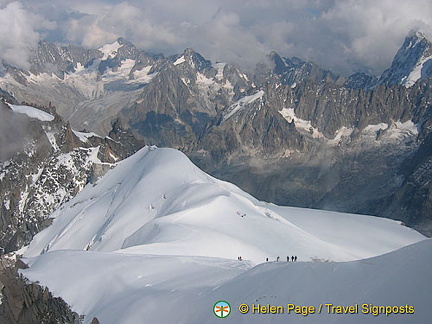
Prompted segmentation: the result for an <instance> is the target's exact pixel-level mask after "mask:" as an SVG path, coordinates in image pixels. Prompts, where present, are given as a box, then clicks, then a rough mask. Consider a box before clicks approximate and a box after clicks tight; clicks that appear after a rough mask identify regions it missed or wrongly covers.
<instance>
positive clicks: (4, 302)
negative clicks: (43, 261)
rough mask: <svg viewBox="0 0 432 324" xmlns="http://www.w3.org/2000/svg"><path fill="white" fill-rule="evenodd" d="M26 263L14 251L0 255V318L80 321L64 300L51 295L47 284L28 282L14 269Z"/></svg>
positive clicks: (17, 323)
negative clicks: (44, 285)
mask: <svg viewBox="0 0 432 324" xmlns="http://www.w3.org/2000/svg"><path fill="white" fill-rule="evenodd" d="M25 267H26V265H25V264H24V263H23V262H22V261H21V260H19V259H16V256H15V255H3V256H1V257H0V300H1V304H0V322H1V323H10V324H30V323H46V324H51V323H52V324H54V323H69V324H79V323H82V319H83V317H80V316H79V315H78V314H77V313H75V312H73V311H72V310H71V309H70V308H69V306H68V305H67V304H66V303H65V301H64V300H63V299H61V298H58V297H53V295H52V294H51V292H50V291H49V290H48V288H43V287H41V286H39V285H38V284H37V283H29V282H28V281H27V280H26V279H25V278H24V277H22V276H21V275H19V273H18V270H19V269H22V268H25Z"/></svg>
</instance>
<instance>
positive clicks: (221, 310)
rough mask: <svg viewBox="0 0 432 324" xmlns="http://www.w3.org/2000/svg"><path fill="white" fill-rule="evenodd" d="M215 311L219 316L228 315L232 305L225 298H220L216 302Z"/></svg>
mask: <svg viewBox="0 0 432 324" xmlns="http://www.w3.org/2000/svg"><path fill="white" fill-rule="evenodd" d="M213 313H214V314H215V315H216V317H219V318H225V317H228V315H229V314H230V313H231V306H230V304H228V303H227V302H226V301H225V300H220V301H218V302H216V303H215V304H214V306H213Z"/></svg>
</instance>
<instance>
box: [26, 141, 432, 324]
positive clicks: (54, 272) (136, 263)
mask: <svg viewBox="0 0 432 324" xmlns="http://www.w3.org/2000/svg"><path fill="white" fill-rule="evenodd" d="M52 217H53V218H55V219H54V222H53V224H52V225H51V226H50V227H49V228H47V229H46V230H44V231H42V232H41V233H39V234H38V235H37V236H36V237H35V238H34V240H33V241H32V243H31V244H30V246H29V247H28V249H27V251H26V252H25V254H24V256H25V257H26V258H27V261H28V262H29V265H30V268H29V269H27V270H24V271H23V274H24V275H25V276H27V277H28V278H30V279H31V280H38V281H40V283H41V284H42V285H46V286H48V287H49V288H50V290H52V291H53V293H54V294H56V295H59V296H62V297H63V298H64V299H65V300H66V301H67V302H68V303H69V304H70V305H71V306H72V308H73V309H74V310H75V311H77V312H78V313H80V314H84V315H86V317H85V319H86V322H90V321H91V320H92V318H93V316H97V318H98V319H99V320H100V321H101V323H141V322H145V323H212V322H216V321H221V319H219V318H217V317H216V316H215V315H214V314H213V310H212V309H213V305H214V303H215V302H217V301H218V300H226V301H229V302H230V303H231V306H232V313H231V315H230V316H229V317H228V318H226V319H224V320H223V321H226V322H227V323H228V322H230V323H262V322H267V321H268V322H272V323H279V322H281V323H282V322H284V323H285V322H287V321H288V320H289V321H290V323H291V322H293V323H303V322H307V323H309V322H310V321H315V322H317V323H318V322H320V323H322V322H323V321H324V322H325V323H338V322H341V323H342V322H346V321H348V320H349V322H350V323H351V322H353V321H354V320H358V322H359V323H360V322H361V323H369V322H374V323H375V322H379V323H381V322H382V320H387V319H391V320H392V323H393V322H398V321H399V322H400V323H407V322H408V321H409V322H410V323H413V321H412V320H413V319H415V320H416V321H415V323H424V321H421V319H425V318H426V317H422V316H423V315H422V314H427V312H426V311H427V310H428V307H429V306H427V305H428V304H429V305H430V303H431V301H432V295H431V294H430V293H428V292H430V291H432V289H431V288H432V285H431V284H430V283H429V282H430V280H429V278H430V277H431V275H432V270H431V269H432V267H431V263H432V262H431V260H432V258H431V257H430V256H431V252H430V251H432V249H431V246H430V243H431V242H430V240H427V239H426V238H425V237H424V236H422V235H421V234H419V233H417V232H416V231H414V230H412V229H410V228H407V227H405V226H402V225H401V224H400V222H396V221H393V220H389V219H383V218H377V217H371V216H360V215H352V214H342V213H335V212H328V211H319V210H308V209H301V208H290V207H279V206H275V205H273V204H268V203H265V202H260V201H258V200H256V199H255V198H253V197H252V196H250V195H249V194H247V193H245V192H243V191H242V190H240V189H239V188H237V187H236V186H234V185H232V184H229V183H227V182H223V181H220V180H217V179H215V178H213V177H211V176H209V175H207V174H205V173H204V172H202V171H201V170H199V169H198V168H197V167H196V166H195V165H193V164H192V163H191V162H190V161H189V159H188V158H187V157H186V156H185V155H184V154H182V153H181V152H179V151H176V150H173V149H158V148H155V147H146V148H143V149H142V150H140V151H139V152H137V153H136V154H135V155H133V156H131V157H130V158H128V159H126V160H124V161H122V162H120V163H118V165H117V167H115V168H114V169H113V170H111V171H109V172H108V173H107V174H106V175H105V176H104V177H103V178H101V179H99V181H98V182H97V183H96V184H95V185H88V186H87V187H86V188H84V190H83V191H82V192H81V193H80V194H78V195H77V196H76V197H75V198H74V199H72V200H71V201H69V202H68V203H67V204H65V205H63V206H62V207H61V208H60V209H59V210H57V211H56V212H55V213H54V214H53V215H52ZM423 241H424V242H423ZM418 242H419V243H418ZM411 244H414V245H412V246H410V247H407V248H403V247H405V246H408V245H411ZM400 248H403V249H401V250H399V249H400ZM393 251H395V252H393ZM389 252H391V253H389ZM386 253H389V254H386ZM383 254H385V255H383ZM287 255H289V256H291V255H297V256H298V261H297V263H292V262H290V263H287V262H286V256H287ZM380 255H382V256H380ZM239 256H242V259H243V261H239V260H237V258H238V257H239ZM278 256H279V257H280V258H281V259H280V261H279V262H275V260H276V258H277V257H278ZM266 258H269V262H266ZM367 258H372V259H367ZM283 261H284V262H283ZM324 261H326V262H324ZM327 261H328V262H327ZM422 262H423V263H424V264H423V265H422V266H420V264H421V263H422ZM397 281H400V282H399V284H397ZM241 303H247V304H252V303H262V304H272V305H279V304H280V305H285V306H286V304H287V303H303V305H309V304H310V305H318V304H320V303H333V304H337V303H342V304H343V305H348V304H350V303H352V304H355V303H359V304H362V303H376V304H380V305H387V304H393V303H397V305H399V304H400V303H402V304H403V305H405V304H409V305H414V307H415V309H416V311H415V314H414V315H409V314H405V315H401V314H398V315H393V316H388V317H386V316H385V315H383V316H382V315H380V316H372V315H369V316H366V315H363V314H357V315H352V314H350V315H340V314H338V315H334V314H333V315H324V314H315V315H310V316H308V317H304V316H302V315H292V314H261V315H259V314H249V315H243V314H240V312H239V311H238V310H237V307H238V306H239V305H240V304H241ZM402 304H401V305H402ZM395 305H396V304H395ZM323 316H325V317H323ZM346 316H349V317H346ZM407 316H410V317H409V319H408V318H407ZM424 316H426V315H424Z"/></svg>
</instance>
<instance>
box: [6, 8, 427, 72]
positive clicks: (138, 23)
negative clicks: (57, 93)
mask: <svg viewBox="0 0 432 324" xmlns="http://www.w3.org/2000/svg"><path fill="white" fill-rule="evenodd" d="M7 3H8V4H7ZM0 4H1V8H3V9H1V13H0V18H2V17H4V18H3V19H2V20H3V21H5V22H4V23H6V24H7V25H8V26H13V24H14V21H19V23H18V25H19V26H20V27H19V28H18V30H26V32H25V33H21V32H17V31H14V30H11V31H12V32H13V33H15V36H16V37H15V38H18V39H21V42H20V43H19V44H18V45H16V44H13V42H12V41H8V40H7V39H6V38H5V37H3V36H5V35H7V34H8V32H4V31H3V30H2V31H1V35H3V36H0V48H1V49H4V48H10V49H12V48H13V49H14V50H15V49H17V50H19V51H17V53H19V54H20V55H19V56H20V57H21V55H22V57H25V55H26V53H27V52H28V50H27V49H26V46H25V45H26V44H34V43H35V41H36V40H37V39H38V38H40V37H44V38H46V39H47V40H51V41H60V42H64V43H69V42H73V43H78V44H81V45H84V46H86V47H93V48H94V47H99V46H101V45H103V44H105V43H107V42H113V41H114V40H115V39H116V38H117V37H120V36H122V37H126V38H127V39H129V40H130V41H132V42H133V43H134V44H136V45H137V46H138V47H140V48H143V49H145V50H147V51H149V52H156V53H158V52H163V53H165V54H173V53H181V52H182V51H183V50H184V49H185V48H187V47H192V48H194V49H195V50H197V51H198V52H200V53H201V54H203V55H204V56H205V57H206V58H209V59H211V60H213V61H216V60H217V61H228V62H235V63H238V64H241V65H243V66H249V67H251V66H254V64H255V63H257V62H259V61H261V60H263V59H264V58H265V55H266V54H268V53H269V52H270V51H272V50H276V51H277V52H278V53H279V54H281V55H282V56H286V57H291V56H298V57H300V58H302V59H306V60H311V61H314V62H315V63H317V64H318V65H320V66H322V67H324V68H327V69H331V70H333V71H335V72H336V73H341V74H346V75H347V74H350V73H353V72H355V71H359V70H361V71H366V72H370V73H373V74H375V75H379V74H380V73H381V72H382V71H383V70H384V69H385V68H387V67H389V66H390V64H391V60H392V58H393V56H394V55H395V53H396V51H397V49H398V48H399V46H400V45H401V44H402V43H403V40H404V37H405V36H406V35H407V34H408V32H409V31H410V30H411V29H412V28H414V27H416V26H423V28H424V26H428V25H429V26H430V25H432V16H431V15H430V13H431V12H432V2H431V1H430V0H413V1H402V0H381V1H372V0H364V1H359V0H343V1H342V0H269V1H261V0H206V1H202V0H179V1H171V0H169V1H168V0H159V1H149V0H142V1H139V0H129V1H118V0H95V1H87V0H75V1H65V0H57V1H55V3H54V4H53V1H48V0H39V1H32V0H22V1H21V2H13V3H10V2H8V1H5V0H0ZM9 6H11V7H9ZM30 12H31V13H32V14H30ZM2 14H4V16H1V15H2ZM12 17H13V18H12ZM42 17H43V18H42ZM4 19H6V20H4ZM38 19H39V21H40V22H44V24H45V25H44V24H39V25H38V24H35V22H36V21H37V20H38ZM48 22H49V23H48ZM50 23H51V24H55V26H56V28H52V26H53V25H50ZM41 26H42V28H41ZM8 28H10V29H13V28H11V27H8ZM426 28H427V27H426ZM5 44H6V45H5ZM14 50H12V51H9V54H10V53H12V52H13V51H14ZM2 58H4V59H6V58H7V59H11V60H15V61H16V62H17V61H19V60H21V59H17V57H16V56H15V57H14V56H13V55H6V56H5V55H4V54H3V56H2ZM20 63H23V62H20ZM16 64H18V63H16Z"/></svg>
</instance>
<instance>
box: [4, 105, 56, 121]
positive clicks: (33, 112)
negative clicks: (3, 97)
mask: <svg viewBox="0 0 432 324" xmlns="http://www.w3.org/2000/svg"><path fill="white" fill-rule="evenodd" d="M9 107H10V108H11V109H12V110H13V111H14V112H16V113H18V114H25V115H27V116H29V117H30V118H35V119H39V120H40V121H43V122H48V121H53V120H54V116H53V115H51V114H49V113H47V112H45V111H42V110H40V109H37V108H34V107H31V106H25V105H9Z"/></svg>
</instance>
